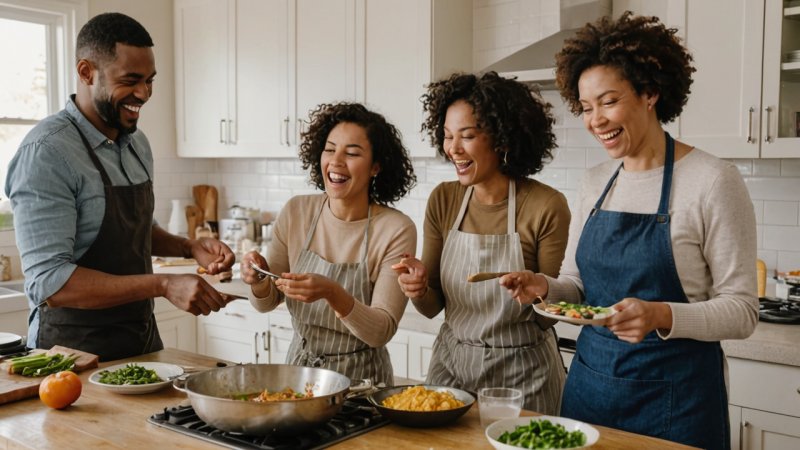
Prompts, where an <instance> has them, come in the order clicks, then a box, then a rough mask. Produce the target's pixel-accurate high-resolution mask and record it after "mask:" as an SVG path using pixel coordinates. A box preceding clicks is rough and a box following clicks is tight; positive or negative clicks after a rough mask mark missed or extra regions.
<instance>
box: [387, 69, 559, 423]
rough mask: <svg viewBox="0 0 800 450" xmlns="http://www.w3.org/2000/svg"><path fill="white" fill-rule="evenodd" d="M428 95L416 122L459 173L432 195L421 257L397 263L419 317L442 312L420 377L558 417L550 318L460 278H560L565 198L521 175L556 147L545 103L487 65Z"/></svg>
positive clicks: (490, 285) (495, 288)
mask: <svg viewBox="0 0 800 450" xmlns="http://www.w3.org/2000/svg"><path fill="white" fill-rule="evenodd" d="M423 102H424V108H425V111H426V113H427V117H426V120H425V122H424V123H423V125H422V126H423V129H424V130H427V132H428V134H429V136H430V138H431V143H432V144H433V145H435V146H436V148H437V150H438V152H439V154H440V155H442V156H444V157H445V158H446V159H447V160H449V161H450V162H452V164H453V167H454V169H455V172H456V176H457V177H458V181H450V182H444V183H441V184H439V185H438V186H437V187H436V188H435V189H434V191H433V193H432V194H431V196H430V198H429V200H428V206H427V211H426V215H425V224H424V233H425V234H424V246H423V250H422V259H421V260H419V259H416V258H411V257H409V258H404V259H403V261H401V263H400V264H397V265H396V266H395V267H396V269H397V270H398V272H400V273H401V274H400V276H399V277H398V282H399V283H400V286H401V287H402V289H403V292H405V293H406V295H407V296H408V297H409V298H410V299H411V301H412V303H413V304H414V306H415V307H416V308H417V310H418V311H419V312H420V313H422V314H424V315H425V316H427V317H434V316H436V315H437V314H438V313H439V312H440V311H442V310H443V309H444V310H445V321H444V324H443V325H442V327H441V329H440V331H439V336H438V337H437V339H436V341H435V343H434V346H433V357H432V360H431V365H430V368H429V370H428V379H427V382H428V383H430V384H436V385H448V386H454V387H458V388H461V389H466V390H470V391H476V390H478V389H479V388H481V387H489V386H505V387H510V388H517V389H519V390H521V391H522V392H523V394H524V407H525V408H527V409H533V410H536V411H539V412H542V413H546V414H556V413H557V412H558V408H559V403H560V399H561V391H562V388H563V386H564V378H565V374H564V367H563V365H562V362H561V358H560V356H559V353H558V348H557V347H556V339H555V334H554V332H553V330H552V329H551V327H549V326H550V325H552V323H547V324H545V323H541V324H539V323H537V322H536V317H538V316H537V315H536V314H534V311H533V307H532V306H531V305H530V302H526V303H524V304H523V303H518V302H515V301H513V300H512V299H511V297H510V296H509V295H508V293H507V292H506V291H505V289H503V288H502V286H501V285H500V284H499V283H498V281H497V280H488V281H480V282H473V283H468V282H467V278H468V276H469V275H470V274H472V273H476V272H508V271H520V270H525V269H530V270H533V271H536V272H544V273H547V274H549V275H551V276H558V272H559V268H560V267H561V259H562V258H563V257H564V249H565V247H566V245H567V232H568V228H569V220H570V213H569V208H568V206H567V201H566V199H565V197H564V195H562V194H561V193H560V192H558V191H557V190H555V189H553V188H551V187H549V186H547V185H545V184H542V183H540V182H538V181H536V180H533V179H530V178H528V177H529V176H531V175H534V174H536V173H538V172H539V171H540V170H541V169H542V166H543V165H544V162H545V161H546V160H548V159H550V158H551V152H552V150H553V148H555V146H556V142H555V136H554V135H553V132H552V125H553V118H552V116H551V115H550V114H549V109H550V105H549V104H547V103H544V102H543V101H542V100H541V99H540V98H539V97H538V96H537V95H535V94H534V93H533V92H531V91H530V90H529V89H528V88H527V87H526V86H525V85H523V84H521V83H519V82H517V81H514V80H511V79H506V78H502V77H500V76H498V75H497V74H496V73H494V72H489V73H486V74H484V75H482V76H476V75H467V74H454V75H452V76H451V77H450V78H448V79H445V80H442V81H438V82H435V83H432V84H431V85H430V86H429V87H428V91H427V94H426V95H424V96H423Z"/></svg>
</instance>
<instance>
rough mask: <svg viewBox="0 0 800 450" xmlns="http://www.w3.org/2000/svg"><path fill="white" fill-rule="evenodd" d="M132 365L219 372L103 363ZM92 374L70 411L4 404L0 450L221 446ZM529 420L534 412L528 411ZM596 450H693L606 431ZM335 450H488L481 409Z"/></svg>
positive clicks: (163, 403)
mask: <svg viewBox="0 0 800 450" xmlns="http://www.w3.org/2000/svg"><path fill="white" fill-rule="evenodd" d="M132 361H160V362H166V363H171V364H177V365H180V366H183V367H185V368H193V369H198V370H202V369H205V368H215V367H216V365H217V363H218V362H219V361H218V360H216V359H214V358H208V357H205V356H201V355H197V354H194V353H189V352H184V351H180V350H174V349H166V350H163V351H160V352H156V353H151V354H147V355H143V356H140V357H136V358H129V359H125V360H120V361H112V362H106V363H101V364H100V367H101V368H103V367H107V366H110V365H114V364H119V363H123V362H132ZM91 372H92V371H91V370H90V371H87V372H83V373H81V374H79V375H80V378H81V380H82V381H83V393H82V394H81V397H80V398H79V399H78V400H77V401H76V402H75V403H74V404H73V405H71V406H69V407H67V408H66V409H64V410H54V409H50V408H48V407H46V406H45V405H44V404H42V403H41V402H40V401H39V399H38V398H32V399H28V400H22V401H18V402H15V403H9V404H5V405H0V448H9V449H12V448H31V449H45V448H59V449H67V448H87V447H104V448H123V447H127V448H131V447H132V448H187V449H188V448H193V449H212V448H221V447H219V446H217V445H215V444H212V443H208V442H205V441H202V440H199V439H195V438H192V437H189V436H185V435H183V434H180V433H177V432H174V431H171V430H167V429H164V428H160V427H158V426H156V425H153V424H150V423H148V422H147V418H148V417H150V416H151V415H152V414H154V413H156V412H159V411H162V410H163V409H164V408H165V407H170V406H175V405H178V404H180V403H187V404H188V400H187V398H186V395H185V394H183V393H181V392H179V391H177V390H175V389H172V388H171V387H167V388H165V389H162V390H160V391H158V392H155V393H151V394H142V395H119V394H114V393H112V392H109V391H107V390H106V389H104V388H103V387H100V386H96V385H94V384H91V383H90V382H89V376H90V375H91ZM524 415H533V413H531V412H525V413H524ZM597 428H598V429H599V430H600V440H599V441H598V443H597V444H595V445H594V446H593V447H592V448H593V449H597V450H604V449H609V450H610V449H642V448H650V449H655V448H658V449H681V448H689V447H685V446H682V445H678V444H673V443H670V442H666V441H663V440H659V439H653V438H649V437H644V436H640V435H636V434H631V433H627V432H624V431H619V430H614V429H610V428H605V427H597ZM331 448H337V449H363V450H367V449H370V450H372V449H376V448H398V449H399V448H424V449H428V448H439V449H442V448H470V449H472V448H477V449H481V448H483V449H491V448H492V447H491V445H490V444H489V443H488V441H487V440H486V438H485V437H484V434H483V429H482V428H481V426H480V420H479V416H478V408H477V405H476V406H473V407H472V408H471V409H470V411H469V412H468V413H467V414H466V415H465V416H463V417H461V418H460V419H459V420H458V421H457V422H455V423H454V424H452V425H450V426H446V427H442V428H427V429H419V428H405V427H401V426H399V425H394V424H389V425H386V426H384V427H381V428H378V429H377V430H374V431H370V432H367V433H365V434H363V435H360V436H356V437H354V438H352V439H348V440H346V441H344V442H341V443H339V444H336V445H334V446H333V447H331Z"/></svg>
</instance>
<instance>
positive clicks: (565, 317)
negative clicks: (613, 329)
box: [533, 302, 617, 325]
mask: <svg viewBox="0 0 800 450" xmlns="http://www.w3.org/2000/svg"><path fill="white" fill-rule="evenodd" d="M533 307H534V311H536V312H537V313H538V314H541V315H542V316H545V317H548V318H550V319H555V320H560V321H562V322H567V323H571V324H574V325H605V323H606V321H607V320H608V318H609V317H611V316H613V315H614V314H616V312H617V310H616V309H614V308H611V307H603V306H591V305H578V304H574V303H567V302H556V303H547V302H539V303H536V304H535V305H533Z"/></svg>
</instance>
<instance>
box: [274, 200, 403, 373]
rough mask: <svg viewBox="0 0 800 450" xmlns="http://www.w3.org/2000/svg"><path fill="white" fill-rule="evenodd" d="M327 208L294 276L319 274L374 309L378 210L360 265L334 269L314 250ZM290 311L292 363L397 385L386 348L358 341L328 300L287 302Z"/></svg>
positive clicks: (366, 230) (289, 360) (289, 359)
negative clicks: (372, 241) (372, 247)
mask: <svg viewBox="0 0 800 450" xmlns="http://www.w3.org/2000/svg"><path fill="white" fill-rule="evenodd" d="M327 203H328V202H327V200H326V201H324V202H322V206H320V209H319V211H317V214H316V216H314V220H313V221H312V222H311V228H310V229H309V231H308V235H307V236H306V241H305V244H304V245H303V249H302V250H301V252H300V257H299V258H298V260H297V264H296V265H295V267H294V268H293V270H292V272H295V273H316V274H319V275H323V276H325V277H328V278H330V279H332V280H334V281H336V282H337V283H339V284H340V285H341V286H342V287H343V288H344V289H345V290H346V291H347V292H349V293H350V295H352V296H353V297H354V298H355V300H356V301H360V302H362V303H364V304H365V305H370V304H371V303H372V283H370V280H369V270H368V266H367V244H368V242H369V224H370V221H371V219H372V208H371V207H370V208H369V213H368V216H367V224H366V226H365V227H364V241H363V243H362V245H361V257H360V261H359V262H356V263H338V264H334V263H331V262H328V261H326V260H325V259H324V258H323V257H321V256H319V255H317V254H316V253H314V252H312V251H310V250H309V245H310V244H311V238H312V237H313V236H314V230H315V229H316V227H317V222H318V221H319V217H320V214H321V213H322V209H323V208H325V206H326V205H327ZM286 307H287V308H288V309H289V312H290V313H291V314H292V324H293V326H294V336H293V337H292V343H291V344H290V345H289V354H288V355H287V358H286V362H287V363H289V364H294V365H300V366H308V367H321V368H324V369H330V370H333V371H336V372H339V373H341V374H342V375H344V376H347V377H349V378H351V379H354V380H356V379H364V378H368V379H370V380H372V381H373V382H375V383H380V382H383V383H386V385H387V386H393V385H394V376H393V373H392V363H391V361H390V360H389V352H388V351H387V350H386V347H380V348H371V347H369V346H368V345H367V344H365V343H364V342H363V341H361V340H360V339H358V338H357V337H355V336H353V334H352V333H350V331H349V330H348V329H347V327H345V326H344V324H342V322H341V321H340V320H339V319H338V318H337V317H336V313H335V312H334V310H333V309H332V308H331V307H330V306H329V305H328V303H327V302H326V301H325V300H324V299H320V300H318V301H316V302H313V303H304V302H301V301H297V300H293V299H291V298H289V297H287V298H286Z"/></svg>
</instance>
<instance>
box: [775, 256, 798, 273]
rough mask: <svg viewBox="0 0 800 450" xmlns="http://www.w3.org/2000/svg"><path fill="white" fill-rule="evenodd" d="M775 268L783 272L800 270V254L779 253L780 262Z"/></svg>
mask: <svg viewBox="0 0 800 450" xmlns="http://www.w3.org/2000/svg"><path fill="white" fill-rule="evenodd" d="M776 264H777V265H776V266H775V267H777V268H778V270H780V271H782V272H788V271H790V270H798V269H800V252H778V262H777V263H776Z"/></svg>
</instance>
